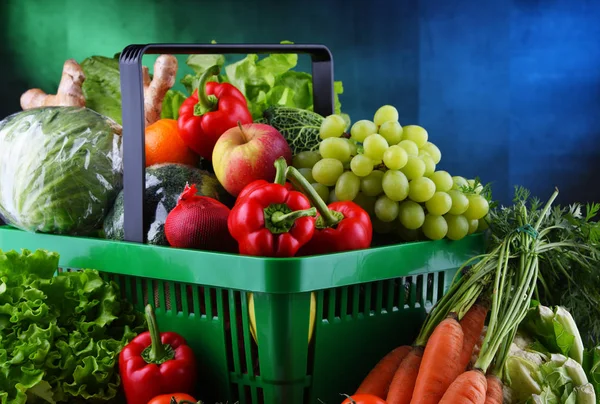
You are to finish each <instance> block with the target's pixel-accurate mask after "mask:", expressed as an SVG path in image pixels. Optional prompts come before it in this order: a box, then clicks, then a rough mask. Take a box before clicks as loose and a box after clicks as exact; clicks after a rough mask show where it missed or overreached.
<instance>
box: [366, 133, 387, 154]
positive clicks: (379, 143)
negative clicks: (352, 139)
mask: <svg viewBox="0 0 600 404" xmlns="http://www.w3.org/2000/svg"><path fill="white" fill-rule="evenodd" d="M363 148H364V150H365V156H367V157H369V158H372V159H373V160H381V159H382V158H383V153H385V151H386V150H387V149H388V143H387V141H386V140H385V138H384V137H383V136H381V135H380V134H378V133H374V134H372V135H369V136H367V138H366V139H365V141H364V142H363Z"/></svg>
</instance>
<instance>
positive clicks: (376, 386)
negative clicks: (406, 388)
mask: <svg viewBox="0 0 600 404" xmlns="http://www.w3.org/2000/svg"><path fill="white" fill-rule="evenodd" d="M409 352H410V346H408V345H403V346H401V347H398V348H396V349H394V350H393V351H391V352H390V353H388V354H387V355H385V356H384V357H383V358H382V359H381V360H380V361H379V362H378V363H377V365H375V367H374V368H373V369H371V371H370V372H369V374H368V375H367V377H365V379H364V380H363V381H362V383H361V384H360V386H358V390H356V393H355V394H372V395H374V396H377V397H380V398H382V399H384V398H385V396H386V395H387V392H388V389H389V388H390V383H391V381H392V378H393V377H394V373H395V372H396V369H398V366H400V363H401V362H402V360H403V359H404V358H405V357H406V355H408V353H409Z"/></svg>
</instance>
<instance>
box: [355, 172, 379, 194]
mask: <svg viewBox="0 0 600 404" xmlns="http://www.w3.org/2000/svg"><path fill="white" fill-rule="evenodd" d="M382 181H383V171H380V170H373V172H371V174H369V175H367V176H366V177H363V178H361V179H360V190H361V191H362V192H363V193H364V194H365V195H367V196H377V195H379V194H381V193H382V192H383V185H382Z"/></svg>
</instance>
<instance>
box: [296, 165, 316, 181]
mask: <svg viewBox="0 0 600 404" xmlns="http://www.w3.org/2000/svg"><path fill="white" fill-rule="evenodd" d="M298 171H300V174H302V176H303V177H304V178H306V181H308V182H315V179H314V178H313V175H312V168H300V169H298Z"/></svg>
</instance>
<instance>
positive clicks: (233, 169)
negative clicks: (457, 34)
mask: <svg viewBox="0 0 600 404" xmlns="http://www.w3.org/2000/svg"><path fill="white" fill-rule="evenodd" d="M282 156H283V157H284V158H285V160H286V161H287V163H288V164H291V163H292V150H291V149H290V146H289V145H288V143H287V141H286V140H285V138H284V137H283V135H282V134H281V133H279V131H278V130H277V129H275V128H274V127H272V126H270V125H265V124H262V123H251V124H246V125H238V126H236V127H233V128H231V129H229V130H228V131H227V132H225V133H223V134H222V135H221V137H219V140H217V143H216V144H215V148H214V149H213V155H212V163H213V169H214V170H215V175H216V176H217V179H218V180H219V182H220V183H221V185H223V187H224V188H225V189H226V190H227V192H229V193H230V194H231V195H233V196H237V195H238V194H239V193H240V191H241V190H242V189H243V188H244V187H245V186H246V185H248V184H249V183H251V182H252V181H256V180H265V181H269V182H270V181H273V180H274V179H275V165H274V164H275V160H277V159H278V158H279V157H282Z"/></svg>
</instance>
